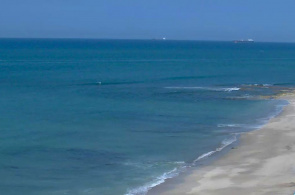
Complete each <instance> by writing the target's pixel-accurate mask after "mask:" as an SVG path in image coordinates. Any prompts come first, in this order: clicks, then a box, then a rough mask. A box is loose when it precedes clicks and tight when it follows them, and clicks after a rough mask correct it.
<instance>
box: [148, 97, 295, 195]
mask: <svg viewBox="0 0 295 195" xmlns="http://www.w3.org/2000/svg"><path fill="white" fill-rule="evenodd" d="M279 99H284V100H287V101H288V102H289V104H288V105H286V106H285V107H284V108H283V110H282V112H281V113H280V114H279V115H278V116H276V117H274V118H272V119H270V121H269V122H268V123H266V124H265V125H264V126H263V127H261V128H259V129H257V130H254V131H250V132H246V133H243V134H241V135H240V138H239V141H238V142H239V144H238V145H235V146H234V147H233V148H232V150H230V151H228V152H227V153H226V154H224V155H223V156H221V157H220V158H218V159H216V160H215V161H214V162H211V163H209V164H208V165H204V166H201V167H198V168H197V169H193V170H191V171H189V173H187V174H184V175H182V176H180V178H178V179H175V178H173V179H171V180H167V182H165V183H163V184H161V185H159V186H156V187H154V188H152V189H151V190H150V191H149V192H148V193H147V195H155V194H160V195H180V194H181V195H182V194H183V195H184V194H190V195H199V194H202V195H223V194H224V195H228V194H239V195H251V194H253V195H254V194H255V195H266V194H267V195H272V194H273V195H279V194H293V193H294V192H295V160H294V159H295V131H294V129H295V120H294V119H295V94H283V95H282V96H279ZM173 180H174V181H173Z"/></svg>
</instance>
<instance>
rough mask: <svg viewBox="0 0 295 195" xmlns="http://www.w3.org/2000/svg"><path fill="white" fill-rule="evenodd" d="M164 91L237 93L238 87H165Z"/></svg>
mask: <svg viewBox="0 0 295 195" xmlns="http://www.w3.org/2000/svg"><path fill="white" fill-rule="evenodd" d="M165 88H166V89H197V90H209V91H226V92H231V91H238V90H240V88H239V87H230V88H219V87H165Z"/></svg>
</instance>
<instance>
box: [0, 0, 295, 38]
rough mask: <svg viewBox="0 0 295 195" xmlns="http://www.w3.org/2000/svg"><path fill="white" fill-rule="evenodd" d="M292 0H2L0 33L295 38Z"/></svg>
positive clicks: (29, 35) (81, 36)
mask: <svg viewBox="0 0 295 195" xmlns="http://www.w3.org/2000/svg"><path fill="white" fill-rule="evenodd" d="M294 20H295V0H0V37H27V38H32V37H34V38H46V37H48V38H122V39H129V38H130V39H150V38H160V37H167V39H192V40H233V39H242V38H253V39H255V40H257V41H290V42H295V22H294Z"/></svg>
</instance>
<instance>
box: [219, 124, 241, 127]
mask: <svg viewBox="0 0 295 195" xmlns="http://www.w3.org/2000/svg"><path fill="white" fill-rule="evenodd" d="M243 126H245V125H243V124H218V125H217V127H243Z"/></svg>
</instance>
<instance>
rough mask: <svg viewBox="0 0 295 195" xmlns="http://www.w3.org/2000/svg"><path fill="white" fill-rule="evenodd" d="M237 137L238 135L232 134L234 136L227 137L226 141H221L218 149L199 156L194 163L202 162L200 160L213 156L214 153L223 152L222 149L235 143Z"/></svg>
mask: <svg viewBox="0 0 295 195" xmlns="http://www.w3.org/2000/svg"><path fill="white" fill-rule="evenodd" d="M237 135H238V133H234V134H232V136H231V137H229V138H227V139H225V140H223V141H222V142H221V145H220V147H218V148H216V149H215V150H213V151H210V152H207V153H205V154H202V155H201V156H199V157H198V158H197V159H196V160H194V163H196V162H197V161H199V160H202V159H205V158H208V157H209V156H211V155H213V154H214V153H216V152H220V151H221V150H223V149H224V148H225V147H227V146H228V145H230V144H232V143H234V142H235V141H237Z"/></svg>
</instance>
